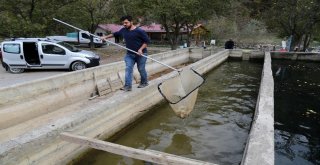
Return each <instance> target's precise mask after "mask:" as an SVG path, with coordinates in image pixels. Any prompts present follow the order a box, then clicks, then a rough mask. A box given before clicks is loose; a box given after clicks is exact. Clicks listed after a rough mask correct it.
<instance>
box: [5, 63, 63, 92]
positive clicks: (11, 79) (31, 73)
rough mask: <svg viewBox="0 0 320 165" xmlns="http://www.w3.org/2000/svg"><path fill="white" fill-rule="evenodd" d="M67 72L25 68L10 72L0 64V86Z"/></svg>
mask: <svg viewBox="0 0 320 165" xmlns="http://www.w3.org/2000/svg"><path fill="white" fill-rule="evenodd" d="M67 72H68V71H66V70H27V71H25V72H23V73H20V74H12V73H9V72H7V71H6V70H5V69H4V68H3V67H2V66H0V88H3V87H7V86H10V85H16V84H21V83H24V82H28V81H32V80H37V79H41V78H46V77H50V76H53V75H57V74H62V73H67Z"/></svg>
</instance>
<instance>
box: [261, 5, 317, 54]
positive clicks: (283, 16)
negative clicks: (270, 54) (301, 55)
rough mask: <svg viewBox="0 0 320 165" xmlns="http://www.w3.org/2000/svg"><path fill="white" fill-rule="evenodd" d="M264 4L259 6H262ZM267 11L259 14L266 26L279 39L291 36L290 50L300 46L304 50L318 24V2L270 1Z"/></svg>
mask: <svg viewBox="0 0 320 165" xmlns="http://www.w3.org/2000/svg"><path fill="white" fill-rule="evenodd" d="M263 5H265V4H260V6H263ZM268 5H271V6H270V8H269V9H266V10H264V12H263V13H262V14H261V15H262V18H263V20H265V21H266V23H267V26H268V28H269V29H270V30H272V31H273V32H276V33H278V34H279V36H280V37H289V36H292V42H291V43H292V44H291V47H290V50H293V49H294V47H295V46H298V47H300V46H302V48H301V49H302V50H305V49H306V48H307V47H308V46H309V44H310V41H311V40H312V37H313V35H314V33H315V30H316V29H315V27H316V26H317V25H318V24H319V22H320V2H319V1H318V0H272V1H271V4H270V3H268Z"/></svg>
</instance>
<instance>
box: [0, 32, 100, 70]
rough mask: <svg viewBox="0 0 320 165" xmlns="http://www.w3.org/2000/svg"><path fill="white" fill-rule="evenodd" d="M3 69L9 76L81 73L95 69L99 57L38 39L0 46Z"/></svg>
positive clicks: (58, 43)
mask: <svg viewBox="0 0 320 165" xmlns="http://www.w3.org/2000/svg"><path fill="white" fill-rule="evenodd" d="M1 50H2V66H3V67H4V68H5V69H6V70H7V71H9V72H11V73H21V72H23V71H24V70H25V69H70V70H73V71H75V70H81V69H85V68H87V67H93V66H98V65H99V64H100V57H99V56H98V55H96V54H95V53H93V52H91V51H85V50H80V49H78V48H75V47H73V46H71V45H69V44H67V43H65V42H62V41H58V40H50V39H40V38H19V39H13V40H11V41H4V42H2V43H1Z"/></svg>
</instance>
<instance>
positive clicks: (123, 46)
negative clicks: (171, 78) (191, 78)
mask: <svg viewBox="0 0 320 165" xmlns="http://www.w3.org/2000/svg"><path fill="white" fill-rule="evenodd" d="M53 20H55V21H57V22H60V23H62V24H64V25H67V26H69V27H72V28H74V29H76V30H79V31H84V30H82V29H80V28H77V27H75V26H73V25H70V24H68V23H66V22H63V21H61V20H58V19H56V18H53ZM89 34H90V35H91V36H93V37H97V38H100V36H97V35H94V34H92V33H89ZM104 41H106V42H108V43H110V44H113V45H116V46H118V47H121V48H123V49H126V50H128V51H130V52H133V53H136V54H138V55H141V56H143V57H146V58H148V59H150V60H152V61H154V62H157V63H159V64H161V65H164V66H166V67H168V68H170V69H172V70H174V71H177V72H179V73H180V71H179V70H178V69H176V68H174V67H172V66H170V65H167V64H165V63H163V62H161V61H158V60H156V59H154V58H151V57H149V56H146V55H144V54H140V53H138V52H136V51H134V50H132V49H129V48H126V47H124V46H122V45H119V44H116V43H114V42H112V41H109V40H104Z"/></svg>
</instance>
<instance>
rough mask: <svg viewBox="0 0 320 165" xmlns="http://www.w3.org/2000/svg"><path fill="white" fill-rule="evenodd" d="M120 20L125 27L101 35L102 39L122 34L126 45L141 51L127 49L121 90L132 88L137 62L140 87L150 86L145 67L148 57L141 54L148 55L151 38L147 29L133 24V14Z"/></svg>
mask: <svg viewBox="0 0 320 165" xmlns="http://www.w3.org/2000/svg"><path fill="white" fill-rule="evenodd" d="M120 20H121V22H122V24H123V26H124V27H123V28H122V29H120V30H119V31H118V32H115V33H113V34H109V35H107V36H103V37H101V39H102V40H104V39H107V38H111V37H120V36H121V37H123V38H124V39H125V42H126V47H127V48H128V49H131V50H134V51H136V52H138V53H139V54H136V53H134V52H131V51H129V50H127V54H126V55H125V57H124V61H125V63H126V71H125V85H124V87H123V88H121V90H124V91H131V90H132V73H133V67H134V64H135V63H137V67H138V71H139V73H140V77H141V82H140V85H139V86H138V88H144V87H146V86H148V79H147V72H146V68H145V66H146V61H147V58H146V57H143V56H141V55H142V54H143V55H145V56H147V44H148V43H149V42H150V41H149V38H148V36H147V34H146V32H145V31H143V30H142V29H141V28H139V27H136V26H135V25H133V22H132V17H131V16H123V17H121V19H120Z"/></svg>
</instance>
